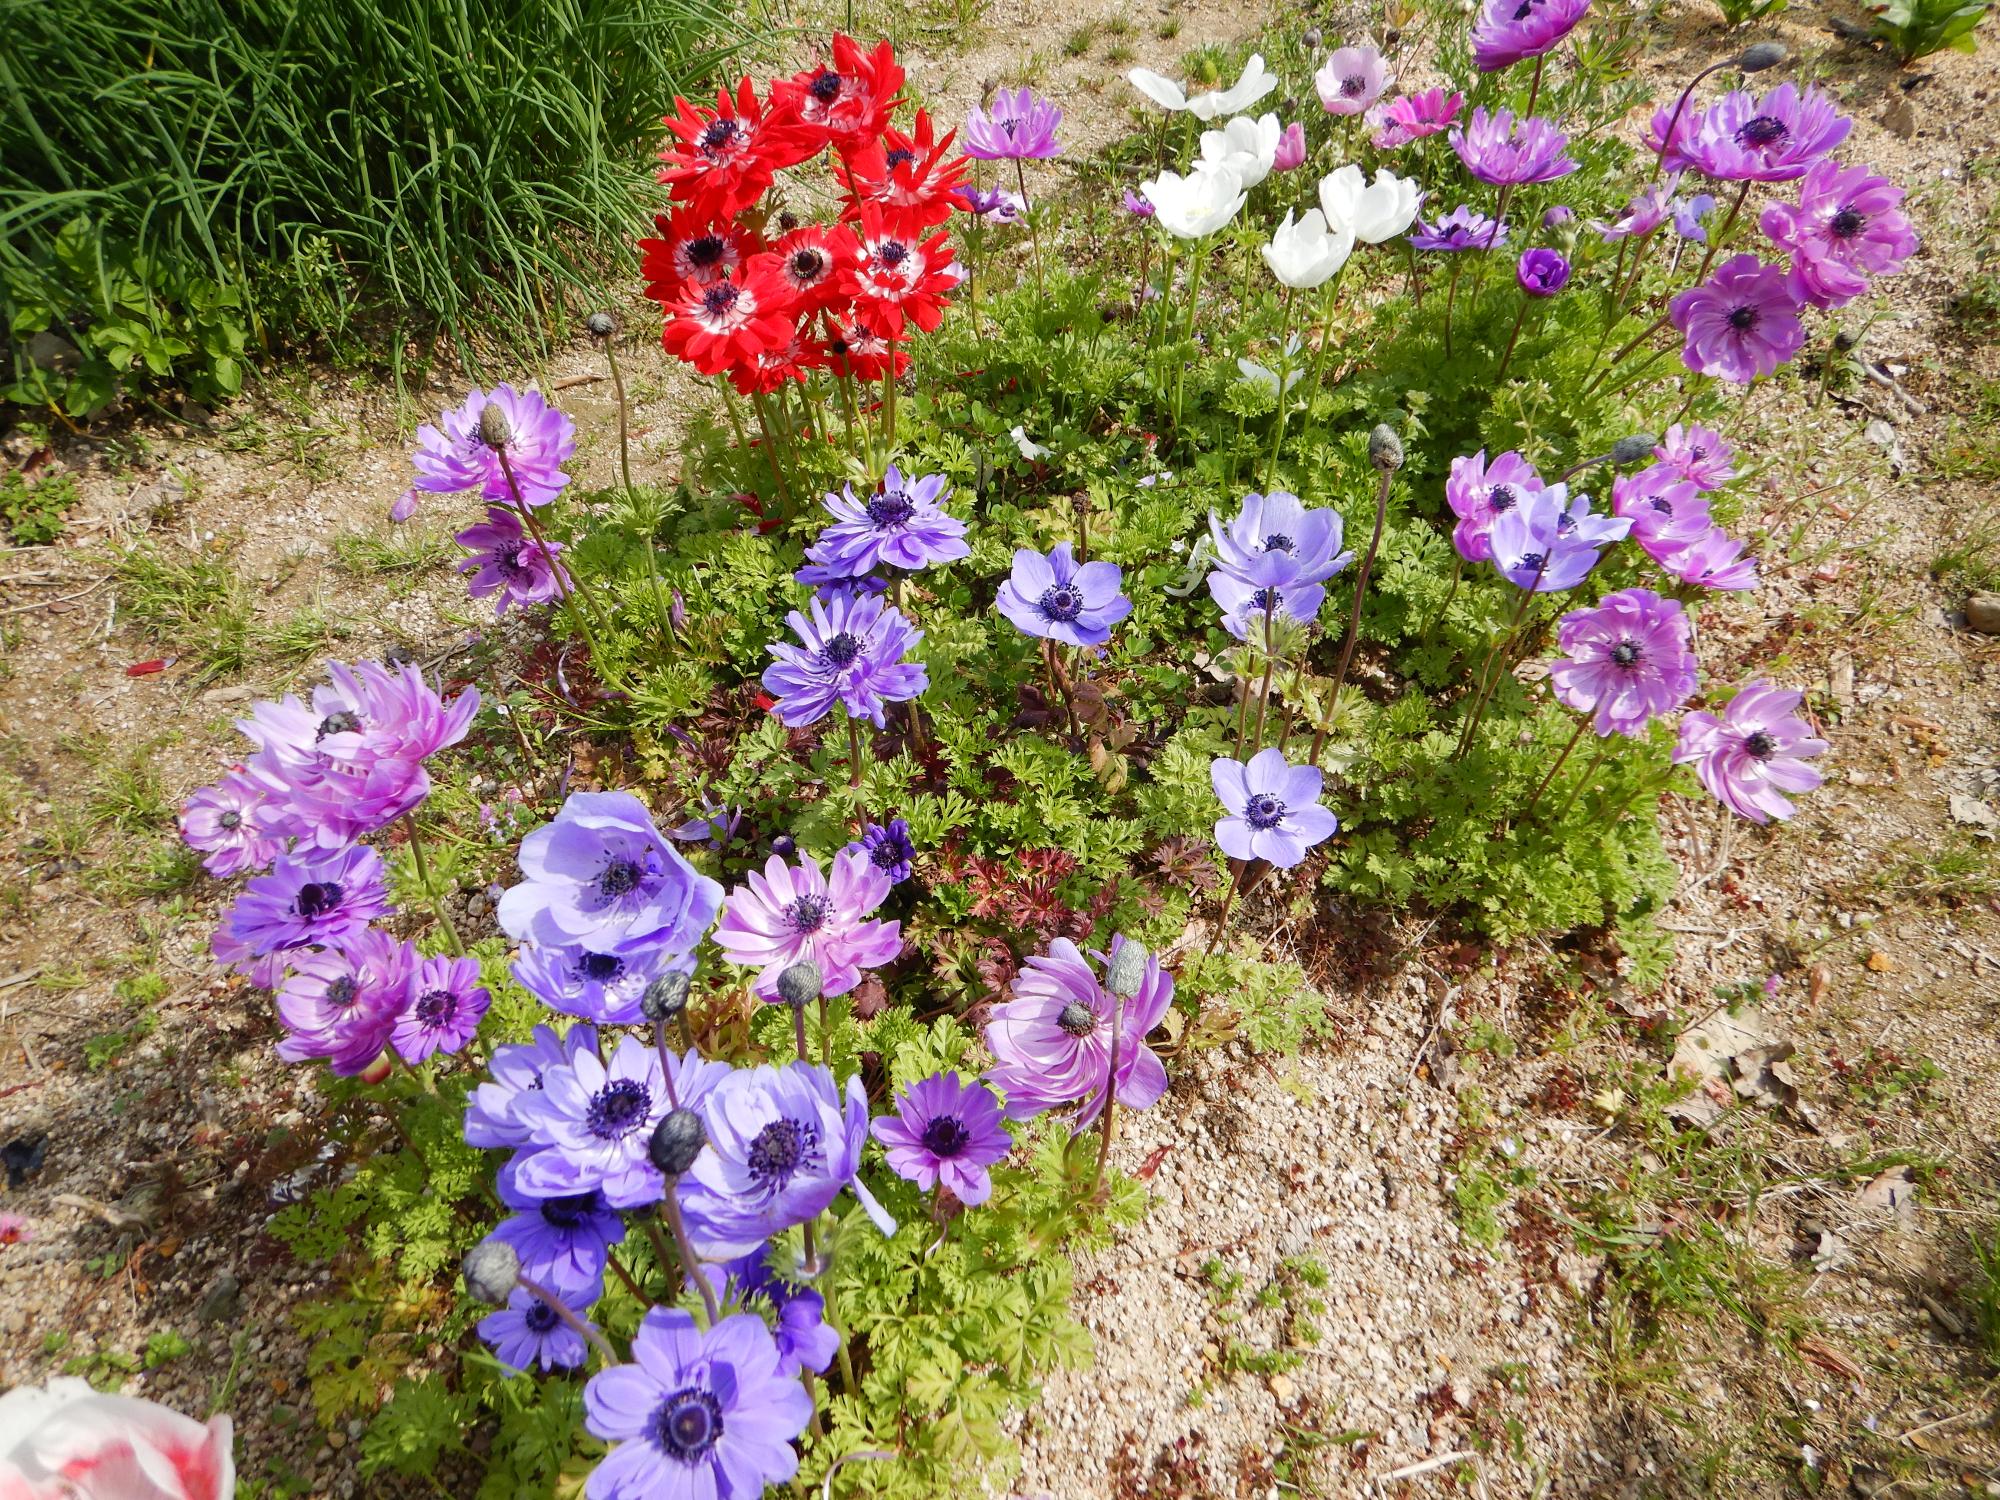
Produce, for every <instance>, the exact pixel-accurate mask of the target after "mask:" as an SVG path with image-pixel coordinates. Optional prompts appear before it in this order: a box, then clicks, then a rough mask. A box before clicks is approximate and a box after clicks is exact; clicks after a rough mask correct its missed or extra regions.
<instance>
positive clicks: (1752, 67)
mask: <svg viewBox="0 0 2000 1500" xmlns="http://www.w3.org/2000/svg"><path fill="white" fill-rule="evenodd" d="M1790 55H1791V54H1790V53H1789V52H1788V51H1787V50H1786V47H1785V44H1784V43H1783V42H1754V43H1752V44H1751V45H1750V46H1748V47H1745V48H1744V49H1743V53H1742V55H1741V56H1740V57H1738V58H1737V59H1736V71H1737V72H1739V73H1761V72H1763V71H1764V70H1765V69H1766V68H1775V67H1777V65H1778V64H1779V63H1781V62H1783V61H1784V60H1785V59H1786V58H1787V57H1789V56H1790Z"/></svg>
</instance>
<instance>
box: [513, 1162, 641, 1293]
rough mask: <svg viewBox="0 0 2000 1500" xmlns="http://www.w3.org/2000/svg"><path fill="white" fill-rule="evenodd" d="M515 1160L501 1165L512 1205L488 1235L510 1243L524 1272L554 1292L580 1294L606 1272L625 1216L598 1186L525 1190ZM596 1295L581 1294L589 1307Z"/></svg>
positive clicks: (531, 1279)
mask: <svg viewBox="0 0 2000 1500" xmlns="http://www.w3.org/2000/svg"><path fill="white" fill-rule="evenodd" d="M515 1176H516V1174H515V1170H514V1163H513V1162H512V1161H509V1162H508V1163H507V1165H505V1166H504V1167H502V1168H501V1169H500V1180H499V1183H498V1184H497V1187H498V1190H499V1194H500V1201H501V1202H502V1203H503V1204H505V1205H506V1206H507V1207H508V1208H511V1209H513V1210H514V1213H513V1216H512V1217H510V1218H506V1219H503V1220H501V1221H500V1223H499V1225H498V1226H497V1227H496V1228H495V1229H494V1231H493V1233H492V1234H491V1235H489V1236H488V1238H489V1239H495V1240H498V1241H500V1242H501V1243H502V1244H503V1245H507V1246H510V1247H512V1249H513V1251H514V1254H515V1255H516V1256H517V1257H519V1259H520V1262H521V1274H522V1275H523V1276H525V1277H527V1278H528V1280H530V1281H532V1282H534V1283H536V1284H537V1285H539V1286H545V1287H548V1288H549V1289H550V1290H552V1291H556V1292H561V1293H564V1294H565V1295H567V1294H569V1293H572V1292H574V1293H581V1292H583V1291H585V1290H587V1289H589V1288H590V1287H592V1286H594V1285H595V1284H596V1283H597V1282H598V1281H599V1279H600V1278H602V1277H603V1275H604V1268H605V1265H606V1263H607V1262H608V1261H609V1260H610V1258H611V1247H612V1246H613V1245H616V1244H620V1243H622V1242H623V1241H624V1239H625V1216H624V1215H623V1214H621V1213H619V1212H618V1210H617V1209H615V1208H613V1207H612V1206H611V1205H610V1204H608V1203H606V1202H605V1201H604V1194H602V1193H601V1192H599V1191H598V1190H597V1189H596V1188H586V1189H584V1190H583V1191H582V1192H580V1193H557V1194H555V1195H554V1196H552V1197H545V1196H543V1195H541V1194H538V1193H525V1192H523V1191H521V1187H520V1184H519V1183H518V1182H517V1181H516V1180H515ZM596 1300H597V1298H596V1297H595V1296H594V1295H593V1296H591V1297H588V1298H584V1299H581V1305H582V1306H585V1307H588V1306H589V1305H590V1304H591V1303H592V1302H595V1301H596Z"/></svg>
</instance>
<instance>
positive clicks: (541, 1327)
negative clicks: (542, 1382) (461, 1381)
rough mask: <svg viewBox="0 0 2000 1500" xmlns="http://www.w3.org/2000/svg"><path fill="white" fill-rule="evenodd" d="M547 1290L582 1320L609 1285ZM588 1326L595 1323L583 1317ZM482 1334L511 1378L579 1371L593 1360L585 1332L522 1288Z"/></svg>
mask: <svg viewBox="0 0 2000 1500" xmlns="http://www.w3.org/2000/svg"><path fill="white" fill-rule="evenodd" d="M529 1279H530V1280H534V1278H533V1277H532V1276H530V1277H529ZM548 1290H549V1291H551V1292H555V1294H556V1295H557V1296H559V1297H561V1298H562V1299H563V1305H564V1306H566V1307H568V1308H569V1310H570V1311H571V1312H573V1313H576V1314H577V1316H578V1317H579V1318H581V1317H582V1316H583V1313H582V1309H584V1308H586V1307H589V1306H590V1304H591V1303H593V1302H595V1301H596V1300H597V1299H598V1298H599V1297H602V1296H603V1295H604V1284H603V1283H602V1282H601V1281H600V1282H598V1283H596V1284H595V1285H586V1286H582V1287H572V1288H567V1289H563V1290H558V1289H557V1288H555V1287H550V1288H548ZM584 1326H585V1327H587V1328H588V1327H593V1326H595V1325H593V1324H592V1323H590V1321H589V1320H588V1319H584ZM478 1332H479V1337H480V1338H481V1339H482V1340H483V1341H484V1342H485V1343H486V1344H487V1345H488V1346H489V1347H490V1348H491V1349H492V1350H493V1356H494V1358H496V1359H498V1360H499V1361H500V1364H501V1366H502V1368H503V1369H504V1370H505V1372H506V1373H507V1374H508V1375H523V1374H526V1373H527V1372H528V1371H529V1370H530V1369H539V1370H541V1371H543V1372H544V1373H546V1372H548V1371H550V1370H580V1369H582V1368H583V1365H584V1362H585V1361H586V1360H587V1359H589V1357H590V1344H589V1342H588V1341H587V1340H586V1339H585V1338H584V1336H583V1335H582V1334H580V1333H578V1332H577V1331H576V1330H575V1329H574V1328H572V1327H570V1326H569V1324H568V1323H566V1322H564V1321H563V1319H562V1317H561V1316H560V1315H559V1314H558V1313H557V1312H556V1310H555V1309H554V1308H553V1307H550V1306H549V1305H548V1303H546V1302H544V1301H543V1300H542V1299H541V1298H540V1297H537V1296H536V1295H535V1294H534V1293H533V1292H530V1291H528V1290H526V1289H525V1288H522V1287H518V1286H517V1287H515V1288H514V1290H513V1291H511V1292H509V1293H508V1294H507V1305H506V1306H505V1307H503V1308H501V1309H500V1310H499V1311H498V1312H493V1313H488V1314H487V1315H486V1316H485V1317H483V1318H481V1319H480V1320H479V1329H478Z"/></svg>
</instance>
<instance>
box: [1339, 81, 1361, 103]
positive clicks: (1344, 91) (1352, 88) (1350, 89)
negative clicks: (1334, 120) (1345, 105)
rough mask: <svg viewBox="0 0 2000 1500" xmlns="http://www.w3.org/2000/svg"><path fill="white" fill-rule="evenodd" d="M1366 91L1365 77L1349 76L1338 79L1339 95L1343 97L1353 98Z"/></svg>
mask: <svg viewBox="0 0 2000 1500" xmlns="http://www.w3.org/2000/svg"><path fill="white" fill-rule="evenodd" d="M1367 91H1368V80H1367V79H1365V78H1359V77H1353V76H1350V77H1347V78H1343V79H1341V80H1340V96H1341V97H1342V98H1343V99H1353V98H1356V97H1358V96H1359V95H1361V94H1365V93H1366V92H1367Z"/></svg>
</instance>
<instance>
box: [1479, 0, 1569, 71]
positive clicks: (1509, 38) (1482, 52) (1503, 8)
mask: <svg viewBox="0 0 2000 1500" xmlns="http://www.w3.org/2000/svg"><path fill="white" fill-rule="evenodd" d="M1589 9H1590V0H1484V3H1482V4H1481V5H1480V7H1479V15H1478V17H1477V19H1475V20H1474V21H1473V23H1472V61H1473V63H1474V65H1475V66H1477V67H1478V69H1479V71H1480V72H1482V73H1495V72H1498V71H1499V70H1500V69H1501V68H1505V67H1510V66H1512V65H1513V64H1515V63H1517V62H1520V61H1521V60H1522V59H1523V58H1529V57H1542V56H1544V55H1546V54H1548V53H1550V52H1553V51H1555V49H1556V48H1557V47H1558V46H1560V45H1561V43H1562V39H1563V38H1564V37H1566V36H1568V35H1569V34H1570V33H1571V32H1572V31H1574V30H1575V29H1576V24H1577V22H1579V21H1581V20H1582V19H1583V17H1584V14H1585V12H1587V11H1588V10H1589Z"/></svg>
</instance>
